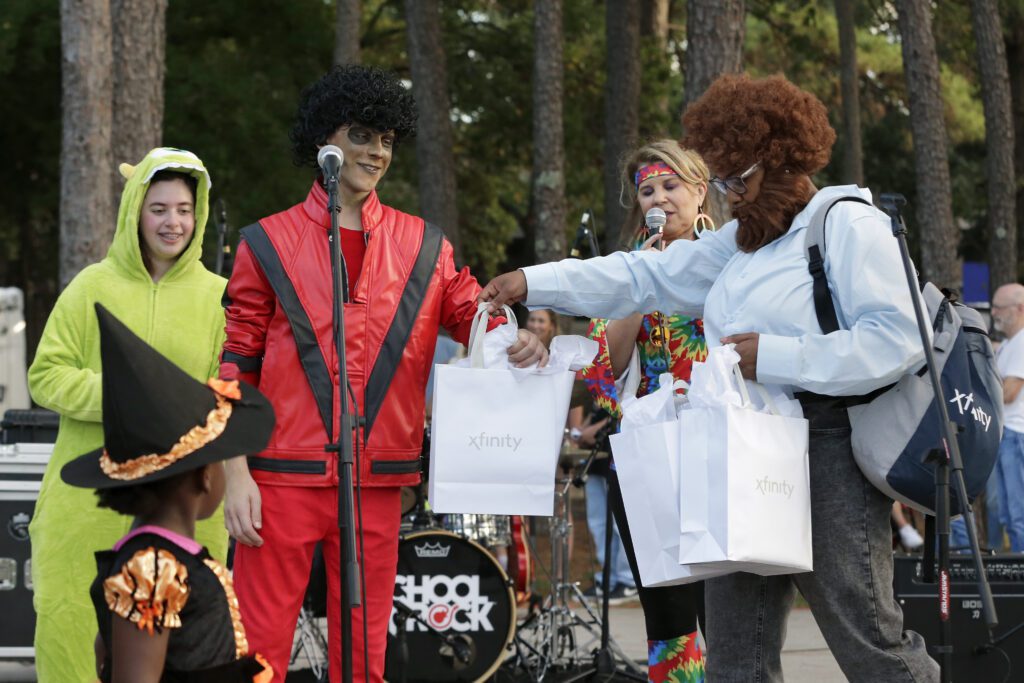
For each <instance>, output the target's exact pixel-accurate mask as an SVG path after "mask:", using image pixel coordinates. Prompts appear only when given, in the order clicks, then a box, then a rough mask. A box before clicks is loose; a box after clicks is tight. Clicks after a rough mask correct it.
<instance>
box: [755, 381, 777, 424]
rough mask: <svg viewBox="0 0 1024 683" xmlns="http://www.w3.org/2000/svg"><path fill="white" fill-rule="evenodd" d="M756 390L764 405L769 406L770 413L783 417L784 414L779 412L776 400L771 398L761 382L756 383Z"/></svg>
mask: <svg viewBox="0 0 1024 683" xmlns="http://www.w3.org/2000/svg"><path fill="white" fill-rule="evenodd" d="M754 389H755V390H756V391H757V393H758V395H759V396H760V397H761V400H762V401H764V404H765V405H766V406H768V410H769V412H771V414H772V415H777V416H779V417H782V413H780V412H779V407H778V406H777V405H776V404H775V399H773V398H772V397H771V395H770V394H769V393H768V390H767V389H765V388H764V386H763V385H761V384H760V383H759V382H754Z"/></svg>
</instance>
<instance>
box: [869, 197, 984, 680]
mask: <svg viewBox="0 0 1024 683" xmlns="http://www.w3.org/2000/svg"><path fill="white" fill-rule="evenodd" d="M906 203H907V200H906V198H904V197H903V195H901V194H895V193H893V194H883V195H882V196H881V197H880V200H879V204H880V205H881V207H882V209H883V210H884V211H885V212H886V213H887V214H889V219H890V220H891V221H892V234H893V236H894V237H895V238H896V241H897V242H898V243H899V245H900V256H901V257H902V259H903V270H904V272H905V274H906V276H907V286H908V287H909V288H910V298H911V300H912V301H913V302H914V314H915V315H916V317H917V329H918V332H919V333H920V335H921V344H922V346H924V355H925V362H926V363H927V367H928V376H929V379H930V380H931V383H932V388H933V390H934V392H935V401H934V403H935V408H936V410H938V411H939V422H940V424H941V425H942V448H937V449H935V450H933V451H931V452H930V453H929V454H928V456H927V458H926V462H932V463H934V464H935V526H936V530H937V532H938V533H937V535H938V541H939V542H938V550H939V557H938V565H939V576H938V579H939V585H938V589H939V645H938V646H937V647H935V648H934V651H935V652H936V653H937V654H938V655H939V666H940V668H941V671H942V673H941V680H942V681H943V683H949V681H952V676H953V630H952V626H953V625H952V622H951V621H950V612H949V600H950V585H949V480H950V475H951V474H952V477H953V485H954V486H955V487H956V495H957V499H958V500H959V501H960V507H961V508H962V510H963V514H964V522H965V523H966V526H967V536H968V539H969V541H970V544H971V555H972V556H973V559H974V571H975V573H976V574H977V576H978V594H979V595H980V596H981V607H982V611H983V613H984V616H985V624H986V626H988V632H989V641H990V642H991V640H992V631H993V630H994V629H995V627H996V626H997V625H998V624H999V621H998V619H997V617H996V606H995V603H994V602H993V601H992V589H991V588H990V587H989V585H988V577H987V576H985V567H984V564H983V563H982V559H981V548H980V547H979V545H978V533H977V529H975V527H974V511H973V510H972V509H971V504H970V502H969V501H968V498H967V485H966V483H964V462H963V458H961V457H960V445H959V444H958V443H957V440H956V436H955V434H956V424H955V423H953V422H952V421H951V420H950V419H949V412H948V411H947V410H946V398H945V396H944V395H943V392H942V383H941V380H940V378H939V372H938V369H937V368H936V365H935V355H934V354H933V353H932V345H931V339H930V336H929V334H928V322H927V320H926V319H925V315H924V311H923V309H922V308H921V299H920V296H919V292H920V288H919V287H918V284H917V275H916V272H915V270H914V264H913V263H911V261H910V251H909V250H908V249H907V226H906V224H905V223H904V222H903V217H902V216H901V215H900V207H901V206H904V205H906Z"/></svg>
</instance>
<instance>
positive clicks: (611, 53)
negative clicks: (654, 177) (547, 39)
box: [603, 0, 640, 253]
mask: <svg viewBox="0 0 1024 683" xmlns="http://www.w3.org/2000/svg"><path fill="white" fill-rule="evenodd" d="M605 36H606V37H607V43H608V48H607V81H606V84H605V91H604V93H605V94H604V239H603V247H604V251H605V253H608V252H611V251H614V250H616V249H618V248H619V247H620V246H621V244H620V236H621V235H622V231H623V227H624V226H623V223H624V222H625V220H626V209H625V208H624V207H623V206H622V204H621V202H620V201H619V192H620V188H621V184H620V174H619V167H620V165H621V163H622V158H623V157H624V156H625V155H626V154H627V153H629V151H630V150H631V149H632V148H633V146H634V145H635V144H636V138H637V126H638V123H639V118H640V108H639V107H640V104H639V98H640V6H639V3H638V1H637V0H616V1H614V2H611V1H610V2H606V3H605Z"/></svg>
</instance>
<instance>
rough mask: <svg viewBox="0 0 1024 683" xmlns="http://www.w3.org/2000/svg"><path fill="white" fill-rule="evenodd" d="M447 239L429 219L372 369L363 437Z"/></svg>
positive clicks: (389, 383)
mask: <svg viewBox="0 0 1024 683" xmlns="http://www.w3.org/2000/svg"><path fill="white" fill-rule="evenodd" d="M443 243H444V234H443V233H442V232H441V229H440V228H439V227H437V226H436V225H434V224H433V223H425V224H424V228H423V241H422V242H420V250H419V253H418V254H417V255H416V261H415V263H414V264H413V267H412V272H411V273H409V279H408V280H406V283H405V289H404V290H403V291H402V298H401V300H400V301H399V302H398V309H397V310H396V311H395V317H394V319H393V320H392V321H391V327H389V328H388V332H387V335H386V336H385V337H384V344H383V345H382V346H381V349H380V353H378V354H377V360H376V361H375V362H374V364H373V370H371V371H370V378H369V380H367V382H366V398H365V401H366V405H364V406H363V416H364V417H365V423H364V427H363V435H364V436H363V438H364V439H365V440H366V441H369V439H370V430H371V429H372V428H373V423H374V421H375V420H376V419H377V414H378V413H379V412H380V408H381V406H382V405H383V404H384V397H385V396H387V393H388V389H389V388H390V386H391V380H392V378H394V376H395V372H396V371H397V370H398V364H399V363H400V362H401V360H402V353H403V352H404V351H405V345H406V343H407V342H408V341H409V336H410V335H411V334H412V328H413V326H414V325H415V324H416V318H417V317H418V316H419V313H420V308H421V307H422V306H423V300H424V299H425V298H426V296H427V287H429V286H430V281H431V279H432V278H433V276H434V271H435V270H436V267H437V257H438V256H439V255H440V253H441V245H442V244H443Z"/></svg>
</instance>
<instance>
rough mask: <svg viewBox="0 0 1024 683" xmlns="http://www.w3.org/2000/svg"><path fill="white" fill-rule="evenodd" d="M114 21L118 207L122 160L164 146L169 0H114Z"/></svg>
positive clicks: (130, 160)
mask: <svg viewBox="0 0 1024 683" xmlns="http://www.w3.org/2000/svg"><path fill="white" fill-rule="evenodd" d="M110 18H111V24H112V25H113V32H112V39H113V63H114V67H113V70H114V71H113V73H114V91H113V127H112V133H111V148H112V155H113V156H112V158H113V162H114V163H113V165H112V166H113V168H112V174H113V183H114V195H113V197H114V206H115V207H117V206H118V204H119V203H120V199H121V190H122V189H123V188H124V178H123V177H121V174H120V173H119V172H118V170H117V166H118V165H119V164H120V163H121V162H128V163H130V164H136V163H138V162H139V161H140V160H141V159H142V158H143V157H144V156H146V153H147V152H149V150H151V149H153V148H154V147H159V146H160V140H161V138H162V137H163V121H164V73H165V71H166V60H165V56H164V55H165V49H164V48H165V45H166V43H167V27H166V18H167V0H110Z"/></svg>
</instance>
